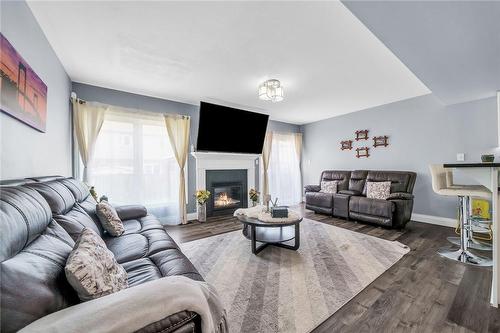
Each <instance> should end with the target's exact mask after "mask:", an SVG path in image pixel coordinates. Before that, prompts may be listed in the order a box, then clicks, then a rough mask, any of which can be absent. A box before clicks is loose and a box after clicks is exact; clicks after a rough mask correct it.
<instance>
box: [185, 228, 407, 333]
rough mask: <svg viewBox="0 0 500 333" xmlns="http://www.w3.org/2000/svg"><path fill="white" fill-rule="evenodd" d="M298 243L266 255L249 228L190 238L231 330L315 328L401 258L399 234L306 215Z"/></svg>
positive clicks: (191, 251)
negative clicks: (256, 249)
mask: <svg viewBox="0 0 500 333" xmlns="http://www.w3.org/2000/svg"><path fill="white" fill-rule="evenodd" d="M300 228H301V229H300V232H301V244H300V249H299V250H298V251H292V250H287V249H283V248H278V247H274V246H268V247H267V248H266V249H264V250H263V251H262V252H260V253H259V254H258V255H254V254H252V252H251V249H250V241H249V240H247V239H246V238H245V237H244V236H243V235H242V233H241V231H233V232H229V233H226V234H221V235H216V236H212V237H209V238H204V239H200V240H196V241H192V242H188V243H184V244H182V246H181V247H182V250H183V252H184V253H185V254H186V255H187V256H188V258H189V259H190V260H191V261H192V262H193V264H194V265H195V267H196V268H197V269H198V270H199V272H200V273H201V275H202V276H203V277H204V278H205V280H206V281H207V282H209V283H211V284H213V285H214V286H215V287H216V289H217V290H218V292H219V295H220V296H221V298H222V301H223V302H224V304H225V307H226V310H227V313H228V322H229V326H230V332H287V333H288V332H309V331H311V330H312V329H314V328H315V327H316V326H318V325H319V324H321V323H322V322H323V321H324V320H325V319H327V318H328V317H329V316H331V315H332V314H333V313H335V312H336V311H337V310H338V309H340V308H341V307H342V306H343V305H344V304H345V303H347V302H348V301H349V300H350V299H351V298H353V297H354V296H355V295H356V294H358V293H359V292H360V291H361V290H363V289H364V288H365V287H366V286H367V285H368V284H370V283H371V282H372V281H373V280H375V279H376V278H377V277H378V276H380V275H381V274H382V273H383V272H385V271H386V270H387V269H388V268H390V267H391V266H392V265H394V264H395V263H396V262H397V261H398V260H399V259H401V258H402V257H403V256H404V255H405V254H406V253H408V251H409V248H408V247H406V246H405V245H403V244H401V243H399V242H396V241H387V240H383V239H379V238H376V237H373V236H368V235H364V234H361V233H357V232H353V231H349V230H346V229H342V228H339V227H334V226H331V225H328V224H324V223H320V222H315V221H313V220H309V219H304V220H303V221H302V222H301V226H300Z"/></svg>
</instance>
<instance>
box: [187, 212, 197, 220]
mask: <svg viewBox="0 0 500 333" xmlns="http://www.w3.org/2000/svg"><path fill="white" fill-rule="evenodd" d="M197 219H198V214H196V213H188V214H187V220H188V221H193V220H197Z"/></svg>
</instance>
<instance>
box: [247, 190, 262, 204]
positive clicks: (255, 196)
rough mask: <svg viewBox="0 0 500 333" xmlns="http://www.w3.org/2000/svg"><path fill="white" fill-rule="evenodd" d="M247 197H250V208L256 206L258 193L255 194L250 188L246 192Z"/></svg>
mask: <svg viewBox="0 0 500 333" xmlns="http://www.w3.org/2000/svg"><path fill="white" fill-rule="evenodd" d="M248 195H249V196H250V200H252V206H253V207H255V206H257V202H259V196H260V192H257V191H256V190H255V189H253V188H251V189H250V191H248Z"/></svg>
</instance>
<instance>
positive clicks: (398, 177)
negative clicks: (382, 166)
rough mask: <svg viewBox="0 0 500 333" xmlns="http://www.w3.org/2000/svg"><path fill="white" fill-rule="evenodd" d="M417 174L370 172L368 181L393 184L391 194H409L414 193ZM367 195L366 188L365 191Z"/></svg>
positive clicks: (407, 172)
mask: <svg viewBox="0 0 500 333" xmlns="http://www.w3.org/2000/svg"><path fill="white" fill-rule="evenodd" d="M415 178H416V174H415V173H414V172H409V171H378V170H377V171H368V174H367V175H366V181H369V182H384V181H390V182H391V193H393V192H407V193H411V192H412V191H413V184H414V183H415ZM363 194H364V195H366V188H365V190H364V191H363Z"/></svg>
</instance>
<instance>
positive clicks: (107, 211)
mask: <svg viewBox="0 0 500 333" xmlns="http://www.w3.org/2000/svg"><path fill="white" fill-rule="evenodd" d="M95 210H96V213H97V217H98V218H99V221H100V222H101V225H102V227H103V228H104V230H106V231H107V232H108V234H110V235H111V236H114V237H117V236H120V235H121V234H123V232H124V231H125V227H124V226H123V222H122V220H120V217H118V213H117V212H116V209H114V208H113V206H111V205H110V204H109V203H108V202H107V201H106V200H102V201H101V202H99V203H98V204H96V206H95Z"/></svg>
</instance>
